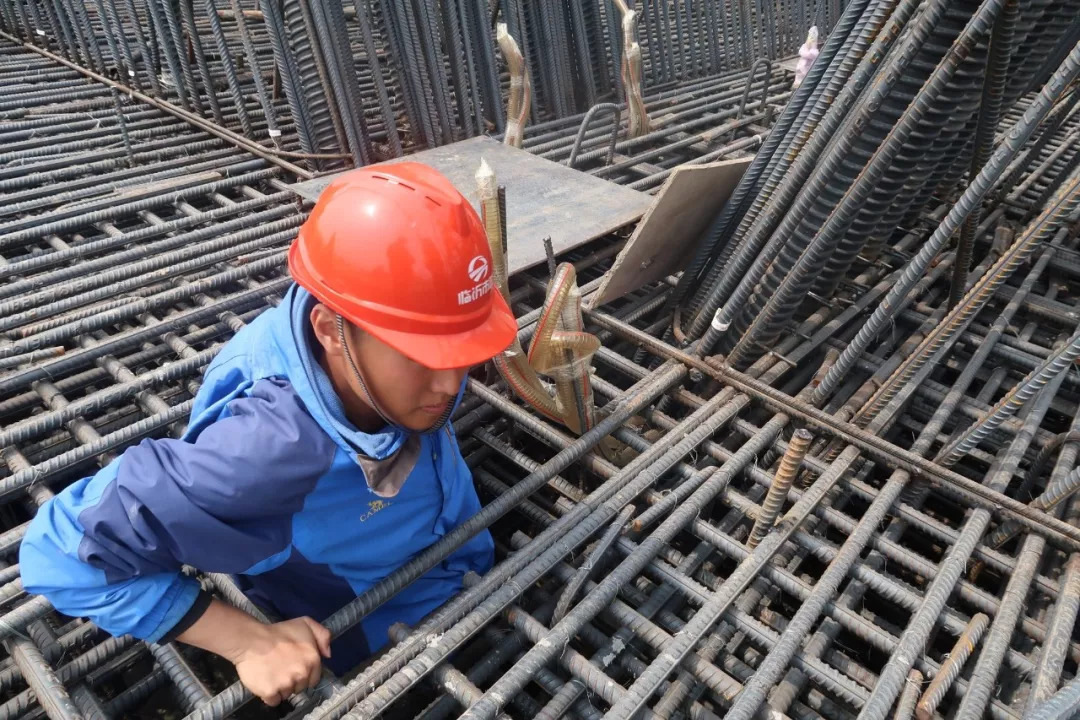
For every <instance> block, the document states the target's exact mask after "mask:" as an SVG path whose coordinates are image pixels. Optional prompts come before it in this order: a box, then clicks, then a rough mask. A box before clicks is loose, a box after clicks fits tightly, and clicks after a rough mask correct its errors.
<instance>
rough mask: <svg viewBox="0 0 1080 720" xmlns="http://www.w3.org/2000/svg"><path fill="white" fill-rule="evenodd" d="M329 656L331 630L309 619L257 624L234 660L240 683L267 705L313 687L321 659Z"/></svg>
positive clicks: (274, 703)
mask: <svg viewBox="0 0 1080 720" xmlns="http://www.w3.org/2000/svg"><path fill="white" fill-rule="evenodd" d="M324 657H327V658H328V657H330V631H329V630H327V629H326V628H325V627H323V626H322V625H320V624H319V623H317V622H315V621H314V620H312V619H311V618H309V617H302V618H296V619H295V620H286V621H285V622H279V623H275V624H273V625H260V626H259V629H258V630H256V631H255V632H254V633H253V637H251V638H250V642H247V643H244V647H243V648H241V649H239V651H238V652H237V653H236V654H235V656H234V657H231V658H229V659H230V660H232V661H233V664H235V665H236V672H237V674H239V675H240V681H241V682H242V683H244V685H245V686H246V687H247V689H248V690H250V691H251V692H252V693H253V694H255V695H257V696H258V697H259V698H260V699H261V700H262V701H263V702H264V703H266V704H267V705H271V706H273V705H277V704H278V703H280V702H281V701H282V700H283V699H284V698H287V697H289V696H290V695H292V694H293V693H297V692H300V691H301V690H305V689H307V688H310V687H314V686H315V685H316V684H317V683H318V682H319V675H320V674H321V672H322V659H323V658H324Z"/></svg>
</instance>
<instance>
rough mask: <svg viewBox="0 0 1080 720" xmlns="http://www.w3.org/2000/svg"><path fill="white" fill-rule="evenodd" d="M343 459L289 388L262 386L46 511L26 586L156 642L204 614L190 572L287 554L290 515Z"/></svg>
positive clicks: (29, 550) (139, 451) (32, 538)
mask: <svg viewBox="0 0 1080 720" xmlns="http://www.w3.org/2000/svg"><path fill="white" fill-rule="evenodd" d="M334 452H335V446H334V444H333V441H332V440H331V439H330V438H329V437H327V435H326V434H325V433H324V432H323V431H322V429H321V428H320V427H319V425H318V423H317V422H316V421H315V420H314V419H313V418H312V417H311V416H310V415H309V414H308V413H307V411H306V410H305V409H304V406H303V403H302V402H301V400H300V399H299V397H298V396H297V395H296V393H295V391H294V390H293V388H292V386H291V385H289V383H288V382H287V381H285V380H277V379H274V380H261V381H259V382H257V383H256V384H255V385H253V386H252V387H251V388H250V390H249V391H248V393H247V395H245V396H244V397H240V398H237V399H235V400H232V401H230V402H229V403H228V404H227V405H226V406H225V407H224V410H223V411H222V414H221V417H220V419H218V420H217V421H216V422H214V423H211V424H210V425H208V426H206V427H205V428H204V429H203V430H202V431H201V432H200V433H199V434H198V435H197V436H196V437H194V438H188V439H187V440H173V439H164V440H144V441H143V442H142V443H140V444H139V445H137V446H134V447H131V448H129V449H128V450H127V451H125V452H124V453H123V455H121V457H120V458H118V459H117V460H116V461H114V462H112V463H110V464H109V465H108V466H106V467H105V468H103V469H102V470H101V471H99V472H98V473H97V474H96V475H94V476H92V477H89V478H86V479H83V480H80V481H78V482H76V483H74V484H72V485H71V486H69V487H68V488H66V489H65V490H64V491H63V492H61V493H59V494H58V495H57V496H56V497H55V498H53V499H52V500H50V501H49V502H47V503H46V504H44V505H43V506H42V507H41V508H40V509H39V510H38V513H37V516H36V517H35V518H34V520H33V521H32V522H31V523H30V527H29V528H28V530H27V533H26V536H25V538H24V539H23V541H22V545H21V548H20V551H19V567H20V571H21V574H22V578H23V585H24V587H25V588H26V590H27V592H30V593H36V594H40V595H44V596H45V597H46V598H48V600H49V601H50V602H51V603H52V604H53V605H54V606H55V607H56V609H57V610H59V611H60V612H62V613H64V614H65V615H69V616H72V617H89V618H90V619H91V620H93V621H94V622H95V623H96V624H97V625H98V626H99V627H101V628H103V629H104V630H106V631H107V632H109V633H112V634H114V635H123V634H127V633H130V634H132V635H134V636H135V637H137V638H140V639H143V640H148V641H158V640H160V639H161V638H162V637H164V636H165V635H166V634H167V633H169V632H170V631H171V630H172V629H173V628H174V627H175V626H176V625H177V624H178V623H179V622H180V621H181V620H182V619H185V615H188V613H189V611H193V607H194V608H195V609H196V610H197V608H198V605H197V600H198V598H199V585H198V583H197V582H196V581H195V580H194V579H192V578H189V577H186V576H184V575H182V574H181V573H180V568H181V566H182V565H185V564H187V565H193V566H195V567H197V568H199V569H200V570H204V571H208V572H224V573H241V572H245V571H249V570H253V569H257V571H263V570H266V569H269V568H271V567H275V566H276V565H278V564H280V563H282V562H284V561H285V560H286V559H287V558H288V555H289V549H290V547H291V540H292V537H291V533H292V521H291V516H292V515H293V514H294V513H296V512H297V511H299V510H300V508H301V507H302V506H303V501H304V497H305V496H306V495H307V494H308V493H309V492H310V491H311V489H312V488H313V487H314V486H315V483H316V482H317V481H318V479H319V477H320V476H322V475H323V474H324V473H325V471H326V469H327V468H328V467H329V466H330V463H331V462H332V461H333V456H334ZM193 619H194V618H189V619H188V621H190V620H193Z"/></svg>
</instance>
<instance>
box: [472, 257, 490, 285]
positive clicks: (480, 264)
mask: <svg viewBox="0 0 1080 720" xmlns="http://www.w3.org/2000/svg"><path fill="white" fill-rule="evenodd" d="M487 274H488V261H487V258H485V257H484V256H483V255H477V256H476V257H474V258H473V259H472V260H470V261H469V278H471V279H472V281H473V282H480V281H481V280H483V279H484V278H485V277H486V276H487Z"/></svg>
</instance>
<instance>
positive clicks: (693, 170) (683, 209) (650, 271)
mask: <svg viewBox="0 0 1080 720" xmlns="http://www.w3.org/2000/svg"><path fill="white" fill-rule="evenodd" d="M752 159H753V158H737V159H734V160H721V161H719V162H714V163H709V164H707V165H688V166H685V167H680V168H678V169H677V170H676V171H675V172H673V173H672V174H671V177H670V178H668V181H667V182H666V183H664V187H663V188H662V189H661V190H660V192H659V194H657V196H656V200H655V201H654V202H653V204H652V206H651V207H650V208H649V210H648V212H646V213H645V217H644V218H642V220H641V222H640V223H638V226H637V227H636V228H634V234H633V235H632V236H631V237H630V241H629V242H627V243H626V245H625V247H623V249H622V251H620V252H619V256H618V257H617V258H615V262H614V263H613V264H612V266H611V270H609V271H608V272H607V274H606V275H605V276H604V279H603V280H602V281H601V283H600V287H599V288H597V290H596V294H595V295H593V299H592V303H591V304H592V307H594V308H595V307H599V306H600V305H603V304H604V303H606V302H611V301H612V300H615V299H617V298H620V297H622V296H623V295H625V294H626V293H628V292H630V291H632V290H637V289H638V288H640V287H642V286H643V285H648V284H649V283H653V282H656V281H657V280H660V279H662V278H664V277H666V276H668V275H670V274H671V273H673V272H676V271H678V270H681V269H683V267H685V266H686V263H688V262H689V261H690V258H691V256H692V255H693V252H694V249H695V247H696V244H697V241H698V239H699V238H700V237H701V233H702V232H704V231H705V228H706V227H707V226H708V224H709V221H710V220H712V218H713V216H714V215H716V213H717V211H719V210H720V208H722V207H723V206H724V203H725V202H727V199H728V197H729V196H730V195H731V192H732V191H733V190H734V189H735V186H736V185H737V184H738V182H739V178H741V177H742V174H743V172H744V171H745V170H746V167H747V166H748V165H749V164H750V161H751V160H752Z"/></svg>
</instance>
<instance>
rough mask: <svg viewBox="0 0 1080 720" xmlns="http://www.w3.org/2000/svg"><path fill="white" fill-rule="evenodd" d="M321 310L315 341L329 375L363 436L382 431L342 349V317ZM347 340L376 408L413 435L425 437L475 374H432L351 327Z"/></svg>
mask: <svg viewBox="0 0 1080 720" xmlns="http://www.w3.org/2000/svg"><path fill="white" fill-rule="evenodd" d="M317 308H323V310H324V311H325V312H320V313H316V312H313V313H312V324H313V327H314V329H315V335H316V337H317V338H318V340H319V342H320V344H321V345H322V346H323V349H324V351H325V354H326V367H327V371H328V372H329V373H330V375H331V380H332V381H333V383H334V387H335V389H336V390H337V391H338V394H339V395H340V396H342V398H341V399H342V401H343V402H344V404H345V407H346V411H347V412H349V415H350V419H352V420H353V422H354V423H356V424H357V426H358V427H360V429H361V430H365V429H366V430H371V429H373V427H372V426H374V427H378V425H381V422H379V421H378V416H377V415H376V414H374V412H373V410H372V408H371V407H370V405H369V403H368V401H367V398H366V397H365V395H364V390H363V387H361V385H360V383H359V382H358V381H357V379H356V374H355V373H353V372H352V369H351V368H350V367H349V365H348V359H347V358H346V357H345V353H344V352H343V348H342V347H341V343H340V341H339V339H338V335H337V328H336V317H335V316H334V315H333V313H332V311H329V309H328V308H326V307H325V306H322V305H319V306H317ZM317 315H319V316H320V317H316V316H317ZM345 338H346V342H348V344H349V350H350V351H351V353H352V358H353V360H354V361H355V362H356V366H357V369H359V370H360V373H361V374H362V375H363V378H364V381H365V383H366V384H367V389H368V392H370V393H371V394H372V395H373V396H374V398H375V402H376V403H377V404H378V405H379V407H380V409H381V410H382V411H383V412H384V413H386V414H387V415H388V416H389V417H390V419H392V420H393V421H394V422H395V423H397V424H398V425H401V426H402V427H406V428H408V429H410V430H417V431H423V430H427V429H429V428H430V427H431V426H432V425H434V424H435V423H436V422H437V421H438V420H439V418H441V417H442V416H443V413H445V412H446V409H447V407H448V406H449V405H450V404H451V403H453V402H454V398H455V397H456V396H457V392H458V388H460V387H461V381H462V380H463V379H464V377H465V374H466V373H467V372H468V371H469V368H467V367H465V368H456V369H453V370H431V369H429V368H426V367H424V366H423V365H421V364H420V363H418V362H416V361H414V360H411V359H409V358H408V357H406V356H405V355H402V354H401V353H400V352H398V351H397V350H395V349H393V348H392V347H390V346H389V345H387V344H385V343H383V342H382V341H380V340H378V339H377V338H375V337H374V336H373V335H371V334H369V333H365V332H363V331H361V330H359V329H358V328H356V327H353V326H352V325H350V324H348V323H346V324H345ZM373 416H374V417H373ZM365 420H367V421H370V422H365ZM364 425H367V426H368V427H366V428H365V427H364Z"/></svg>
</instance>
